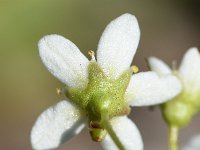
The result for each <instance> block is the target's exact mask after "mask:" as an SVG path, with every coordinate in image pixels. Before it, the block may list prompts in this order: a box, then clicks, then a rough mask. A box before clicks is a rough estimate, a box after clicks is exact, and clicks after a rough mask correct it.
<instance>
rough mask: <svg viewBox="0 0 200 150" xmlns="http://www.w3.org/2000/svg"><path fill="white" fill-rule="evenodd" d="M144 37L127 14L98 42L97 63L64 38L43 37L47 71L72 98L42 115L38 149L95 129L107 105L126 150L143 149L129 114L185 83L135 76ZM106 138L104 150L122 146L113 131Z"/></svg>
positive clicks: (36, 132)
mask: <svg viewBox="0 0 200 150" xmlns="http://www.w3.org/2000/svg"><path fill="white" fill-rule="evenodd" d="M139 38H140V30H139V26H138V23H137V20H136V18H135V17H134V16H133V15H131V14H124V15H122V16H120V17H118V18H117V19H115V20H114V21H112V22H111V23H110V24H109V25H108V26H107V27H106V29H105V31H104V33H103V35H102V37H101V39H100V42H99V44H98V49H97V63H96V60H95V58H94V55H93V56H92V58H93V59H92V60H91V61H89V60H88V59H87V58H86V57H85V56H84V55H83V54H82V53H81V52H80V50H79V49H78V48H77V47H76V45H74V44H73V43H72V42H71V41H69V40H67V39H65V38H64V37H62V36H59V35H48V36H45V37H43V38H42V39H41V40H40V42H39V52H40V57H41V59H42V61H43V63H44V65H45V66H46V67H47V69H48V70H49V71H50V72H51V73H52V74H53V75H54V76H55V77H56V78H58V79H59V80H60V81H62V82H63V83H64V84H66V85H67V89H68V91H67V92H68V94H66V95H67V97H68V98H66V100H63V101H61V102H59V103H58V104H56V105H55V106H53V107H50V108H49V109H47V110H46V111H44V112H43V113H42V114H41V115H40V116H39V118H38V119H37V121H36V123H35V125H34V126H33V129H32V132H31V143H32V147H33V148H34V149H37V150H44V149H53V148H57V147H58V146H59V145H60V144H61V143H63V142H65V141H67V140H69V139H70V138H72V137H73V136H74V135H76V134H78V133H79V132H80V131H81V130H82V129H83V127H85V126H89V128H91V126H90V125H88V122H89V123H90V122H93V121H96V120H95V119H96V118H95V117H94V116H97V119H98V117H99V116H98V115H99V114H98V113H99V111H100V112H101V110H102V109H104V108H105V110H104V111H107V113H108V114H109V115H110V116H112V117H111V118H110V124H111V125H112V128H113V130H114V131H115V132H116V135H117V136H118V138H119V140H120V141H121V142H122V144H123V145H124V147H125V149H126V150H133V149H134V150H142V149H143V142H142V138H141V136H140V133H139V130H138V129H137V127H136V125H135V124H134V123H133V122H132V121H131V120H130V119H128V118H127V114H128V111H129V106H149V105H154V104H159V103H163V102H165V101H167V100H168V99H171V98H172V97H174V96H175V95H177V94H178V93H179V92H180V90H181V85H180V83H179V81H178V80H177V79H176V78H175V77H174V76H172V75H166V76H163V77H159V76H158V75H157V74H156V73H154V72H152V71H150V72H142V73H138V74H135V75H133V76H132V77H131V71H130V70H131V69H130V64H131V62H132V59H133V56H134V55H135V52H136V49H137V46H138V43H139ZM95 77H96V78H95ZM121 79H125V81H124V80H121ZM91 87H92V88H91ZM88 91H90V92H89V94H88V93H87V92H88ZM73 92H74V93H75V94H74V93H73ZM84 92H85V93H86V95H84ZM80 93H81V94H80ZM110 93H111V95H110ZM113 93H114V94H113ZM73 94H74V95H73ZM77 95H78V96H77ZM91 95H92V96H91ZM95 96H96V97H95ZM80 97H81V98H82V99H83V100H82V99H81V98H80ZM88 97H89V98H88ZM91 99H92V100H91ZM104 99H105V101H104ZM113 99H114V100H113ZM95 100H96V101H95ZM104 102H105V103H104ZM99 105H100V106H102V107H99ZM122 106H123V107H122ZM123 111H124V112H123ZM95 112H96V113H95ZM122 113H124V114H122ZM100 115H101V114H100ZM97 121H99V120H97ZM92 129H94V130H95V127H94V128H92ZM93 138H94V137H93ZM96 140H98V139H96ZM101 140H103V141H102V142H101V143H102V145H103V148H104V149H108V150H116V149H117V147H116V146H115V144H114V143H113V141H112V140H111V138H110V136H109V135H108V134H107V135H106V137H105V138H102V139H101Z"/></svg>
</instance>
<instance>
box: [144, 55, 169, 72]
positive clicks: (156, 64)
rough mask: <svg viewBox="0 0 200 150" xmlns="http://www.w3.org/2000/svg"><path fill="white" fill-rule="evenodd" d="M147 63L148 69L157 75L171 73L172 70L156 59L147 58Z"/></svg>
mask: <svg viewBox="0 0 200 150" xmlns="http://www.w3.org/2000/svg"><path fill="white" fill-rule="evenodd" d="M148 62H149V67H150V69H151V70H152V71H155V72H157V73H158V74H159V75H164V74H171V73H172V70H171V69H170V68H169V66H168V65H167V64H166V63H164V62H163V61H162V60H160V59H158V58H156V57H149V58H148Z"/></svg>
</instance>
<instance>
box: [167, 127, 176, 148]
mask: <svg viewBox="0 0 200 150" xmlns="http://www.w3.org/2000/svg"><path fill="white" fill-rule="evenodd" d="M169 150H178V128H177V127H175V126H170V127H169Z"/></svg>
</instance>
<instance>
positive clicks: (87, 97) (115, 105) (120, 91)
mask: <svg viewBox="0 0 200 150" xmlns="http://www.w3.org/2000/svg"><path fill="white" fill-rule="evenodd" d="M88 71H89V77H88V78H89V82H88V85H87V87H86V89H84V90H82V91H81V90H78V89H72V88H71V89H68V91H67V92H66V95H67V97H69V98H70V99H71V100H72V101H73V102H75V103H76V104H77V105H78V106H80V107H81V108H82V109H83V110H86V114H87V115H88V117H89V119H90V120H92V121H100V120H101V117H102V116H101V115H102V113H104V114H106V115H107V117H108V118H112V117H114V116H119V115H123V114H128V113H129V110H130V109H129V106H128V105H127V103H126V101H125V99H124V94H125V91H126V88H127V86H128V83H129V81H130V78H131V74H132V73H131V70H130V69H128V70H126V71H125V72H124V73H123V74H122V75H121V76H120V77H119V78H117V79H116V80H111V79H109V78H108V77H107V76H106V75H105V74H104V73H103V70H102V69H101V68H100V66H99V65H98V64H97V63H96V62H95V61H93V62H91V63H90V64H89V67H88Z"/></svg>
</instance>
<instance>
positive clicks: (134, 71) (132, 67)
mask: <svg viewBox="0 0 200 150" xmlns="http://www.w3.org/2000/svg"><path fill="white" fill-rule="evenodd" d="M131 70H132V71H133V73H138V72H139V68H138V67H137V66H135V65H133V66H131Z"/></svg>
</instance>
